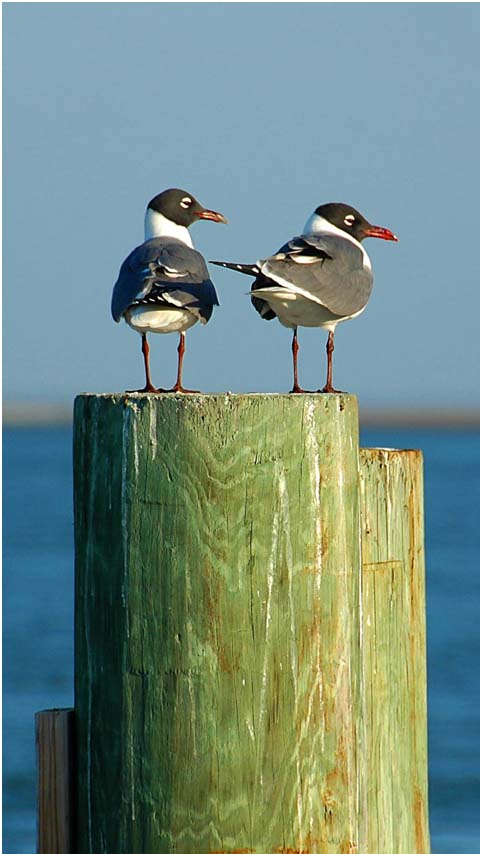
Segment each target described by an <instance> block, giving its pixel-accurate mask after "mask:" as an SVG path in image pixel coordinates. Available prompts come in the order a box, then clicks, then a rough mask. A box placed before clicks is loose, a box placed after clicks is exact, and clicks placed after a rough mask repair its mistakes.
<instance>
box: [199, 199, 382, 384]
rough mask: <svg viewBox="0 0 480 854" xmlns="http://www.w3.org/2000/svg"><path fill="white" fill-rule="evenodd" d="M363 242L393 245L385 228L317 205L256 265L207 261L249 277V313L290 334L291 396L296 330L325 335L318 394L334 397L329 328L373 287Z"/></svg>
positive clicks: (362, 304) (352, 312) (348, 211)
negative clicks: (373, 239)
mask: <svg viewBox="0 0 480 854" xmlns="http://www.w3.org/2000/svg"><path fill="white" fill-rule="evenodd" d="M366 237H378V238H382V239H383V240H394V241H396V240H397V239H398V238H397V237H396V236H395V235H394V234H393V232H391V231H390V230H389V229H388V228H383V227H381V226H378V225H372V224H371V223H370V222H368V220H367V219H365V217H364V216H363V214H361V213H360V212H359V211H358V210H356V209H355V208H353V207H352V206H351V205H346V204H344V203H343V202H329V203H328V204H324V205H319V206H318V207H317V208H316V209H315V210H314V212H313V213H312V215H311V216H310V217H309V219H308V220H307V222H306V224H305V226H304V229H303V231H302V234H301V235H300V236H299V237H294V238H292V239H291V240H289V241H288V242H287V243H285V244H284V245H283V246H282V247H281V248H280V249H279V250H278V252H276V253H275V254H274V255H271V256H269V257H267V258H264V259H262V260H260V261H257V263H256V264H235V263H232V262H225V261H212V263H213V264H218V265H219V266H221V267H228V268H229V269H231V270H235V271H237V272H239V273H245V274H246V275H250V276H255V281H254V282H253V285H252V289H251V292H250V293H251V299H252V303H253V306H254V308H255V309H256V310H257V311H258V313H259V314H260V316H261V317H262V318H263V319H264V320H273V318H275V317H277V318H278V320H279V321H280V323H281V324H282V325H283V326H286V327H289V328H290V329H293V341H292V352H293V388H292V392H294V393H299V392H303V391H304V389H302V388H301V387H300V385H299V383H298V374H297V355H298V349H299V347H298V335H297V329H298V327H299V326H319V327H322V328H324V329H327V330H328V340H327V380H326V383H325V385H324V386H323V388H322V389H320V391H322V392H336V391H337V389H335V388H334V387H333V381H332V357H333V350H334V333H335V328H336V326H337V324H338V323H341V322H342V321H344V320H350V319H351V318H353V317H357V316H358V315H359V314H361V312H362V311H364V309H365V308H366V305H367V302H368V300H369V297H370V294H371V291H372V287H373V274H372V265H371V262H370V258H369V257H368V255H367V253H366V251H365V249H364V248H363V246H362V241H363V240H365V238H366Z"/></svg>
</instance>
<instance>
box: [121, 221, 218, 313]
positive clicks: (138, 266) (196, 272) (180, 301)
mask: <svg viewBox="0 0 480 854" xmlns="http://www.w3.org/2000/svg"><path fill="white" fill-rule="evenodd" d="M136 305H158V306H159V307H162V306H168V305H170V306H176V307H178V308H183V309H187V310H188V311H190V312H192V314H194V315H195V316H196V317H197V319H198V320H200V321H201V322H202V323H206V322H207V321H208V320H209V318H210V316H211V314H212V310H213V306H214V305H218V298H217V294H216V291H215V287H214V285H213V282H212V281H211V280H210V278H209V275H208V270H207V265H206V263H205V259H204V258H203V256H202V255H201V254H200V252H197V251H196V250H195V249H191V248H190V247H189V246H186V245H185V244H184V243H182V241H181V240H175V239H173V238H168V239H167V238H162V237H154V238H152V239H151V240H147V241H145V243H142V245H141V246H137V248H136V249H134V250H133V252H131V253H130V255H129V256H128V257H127V258H126V259H125V261H124V262H123V264H122V266H121V268H120V273H119V275H118V279H117V281H116V283H115V286H114V289H113V295H112V305H111V310H112V316H113V319H114V320H116V321H117V322H118V321H119V320H121V318H122V317H123V315H124V314H125V312H126V311H127V309H129V308H131V307H132V306H136Z"/></svg>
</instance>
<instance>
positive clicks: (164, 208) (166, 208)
mask: <svg viewBox="0 0 480 854" xmlns="http://www.w3.org/2000/svg"><path fill="white" fill-rule="evenodd" d="M148 210H150V211H153V213H156V214H160V216H163V217H165V218H166V219H168V220H170V221H171V222H174V223H175V224H176V225H179V226H182V227H183V228H189V227H190V226H191V225H193V223H194V222H196V221H197V220H199V219H210V220H212V221H213V222H227V220H226V219H225V217H224V216H223V214H221V213H217V211H212V210H209V209H208V208H204V207H203V205H201V204H200V202H199V201H198V200H197V199H196V198H195V196H192V194H191V193H187V191H186V190H179V189H176V188H174V189H170V190H164V191H163V193H159V194H158V196H154V197H153V199H151V201H150V202H149V203H148V206H147V211H148Z"/></svg>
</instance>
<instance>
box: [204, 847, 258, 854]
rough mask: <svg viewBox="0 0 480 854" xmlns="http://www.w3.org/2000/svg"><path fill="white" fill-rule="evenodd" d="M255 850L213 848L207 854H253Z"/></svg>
mask: <svg viewBox="0 0 480 854" xmlns="http://www.w3.org/2000/svg"><path fill="white" fill-rule="evenodd" d="M255 851H256V849H255V848H215V849H214V850H213V849H210V851H209V852H208V854H255Z"/></svg>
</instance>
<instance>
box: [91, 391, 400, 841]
mask: <svg viewBox="0 0 480 854" xmlns="http://www.w3.org/2000/svg"><path fill="white" fill-rule="evenodd" d="M75 530H76V654H75V680H76V692H75V694H76V700H75V705H76V714H77V722H78V725H77V731H78V752H79V792H80V794H79V825H80V830H79V854H87V852H88V854H127V853H128V854H137V852H138V853H139V852H142V854H163V852H175V854H213V852H237V854H239V852H244V854H246V852H256V854H267V852H268V853H269V854H271V852H276V854H300V852H301V854H347V852H348V854H353V852H359V851H365V850H366V849H365V847H364V844H363V841H362V833H363V832H364V830H363V827H364V816H363V817H362V810H363V805H364V802H365V797H366V796H364V795H363V784H364V774H363V771H364V769H363V765H362V762H363V759H362V757H363V755H364V754H363V752H362V750H361V747H360V739H359V733H361V731H362V696H361V670H362V661H361V643H360V639H361V625H360V613H361V609H360V600H359V594H360V579H361V564H360V493H359V469H358V415H357V406H356V400H355V398H354V397H352V396H349V395H298V396H288V395H238V396H236V395H199V396H197V395H190V396H188V397H187V396H184V397H181V396H168V395H155V396H145V395H131V396H108V395H97V396H95V395H82V396H80V397H79V398H77V400H76V405H75ZM361 760H362V761H361ZM386 850H387V849H385V851H386Z"/></svg>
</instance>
